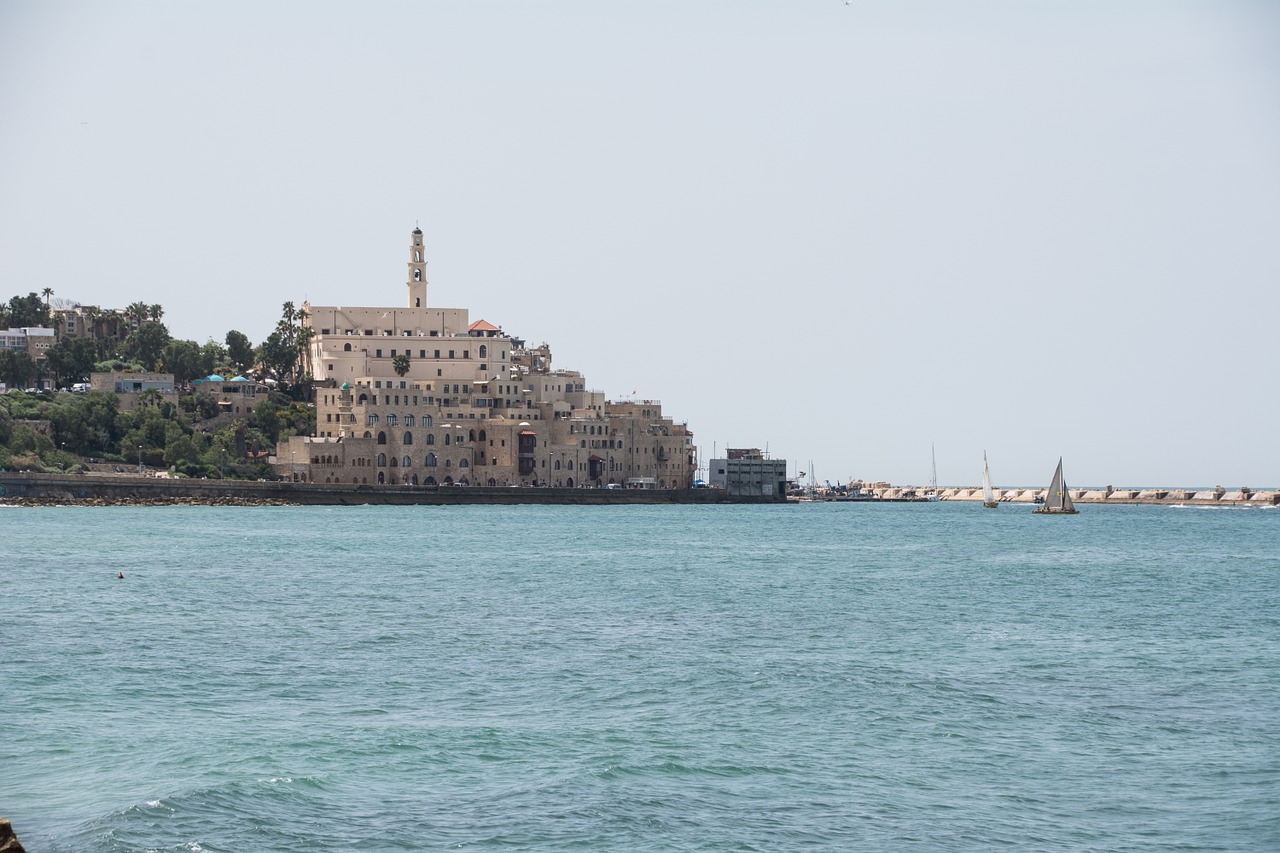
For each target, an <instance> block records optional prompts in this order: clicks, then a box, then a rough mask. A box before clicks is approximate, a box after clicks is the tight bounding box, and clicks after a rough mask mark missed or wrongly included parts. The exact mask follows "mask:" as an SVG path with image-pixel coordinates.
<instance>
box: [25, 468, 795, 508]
mask: <svg viewBox="0 0 1280 853" xmlns="http://www.w3.org/2000/svg"><path fill="white" fill-rule="evenodd" d="M780 500H783V498H779V497H766V496H750V495H730V494H728V493H727V492H726V491H725V490H723V489H557V488H488V487H483V486H369V485H361V486H356V485H342V484H315V483H290V482H287V481H280V480H188V479H168V478H163V477H156V478H152V477H141V476H129V475H119V474H32V473H6V474H0V502H5V503H22V504H102V505H111V504H132V505H137V504H157V505H171V504H183V503H187V504H214V505H217V504H227V505H246V504H302V505H316V506H319V505H339V506H340V505H359V504H387V505H413V504H425V505H432V504H435V505H455V504H495V505H496V504H576V505H627V504H751V503H777V502H779V501H780Z"/></svg>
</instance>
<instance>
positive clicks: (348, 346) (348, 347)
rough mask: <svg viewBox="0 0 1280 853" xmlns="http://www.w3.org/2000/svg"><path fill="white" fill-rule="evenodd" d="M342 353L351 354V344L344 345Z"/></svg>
mask: <svg viewBox="0 0 1280 853" xmlns="http://www.w3.org/2000/svg"><path fill="white" fill-rule="evenodd" d="M342 351H343V352H351V344H343V345H342Z"/></svg>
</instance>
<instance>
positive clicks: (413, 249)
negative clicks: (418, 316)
mask: <svg viewBox="0 0 1280 853" xmlns="http://www.w3.org/2000/svg"><path fill="white" fill-rule="evenodd" d="M409 237H410V239H409V281H408V282H407V285H408V287H409V307H410V308H426V307H427V259H426V257H425V256H424V255H423V249H422V229H421V228H414V229H413V233H412V234H411V235H409Z"/></svg>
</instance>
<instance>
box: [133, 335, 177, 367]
mask: <svg viewBox="0 0 1280 853" xmlns="http://www.w3.org/2000/svg"><path fill="white" fill-rule="evenodd" d="M169 340H170V338H169V330H168V329H166V328H165V327H164V324H163V323H144V324H143V325H142V326H140V327H139V328H138V331H136V332H134V333H133V334H132V335H130V336H129V341H128V344H129V349H130V350H131V351H132V355H134V356H136V357H137V359H138V361H140V362H142V366H143V367H145V368H146V369H147V370H148V371H150V372H155V371H156V370H158V369H159V368H160V362H161V359H162V357H163V355H164V349H165V347H167V346H168V345H169Z"/></svg>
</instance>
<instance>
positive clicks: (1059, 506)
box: [1032, 457, 1079, 515]
mask: <svg viewBox="0 0 1280 853" xmlns="http://www.w3.org/2000/svg"><path fill="white" fill-rule="evenodd" d="M1032 512H1034V513H1036V514H1037V515H1075V514H1076V513H1077V512H1079V510H1077V509H1076V505H1075V504H1073V503H1072V502H1071V493H1070V492H1068V491H1067V481H1066V480H1065V479H1064V478H1063V476H1062V457H1058V469H1057V470H1056V471H1054V472H1053V479H1052V480H1051V481H1049V491H1048V493H1047V494H1046V495H1045V496H1044V504H1043V505H1042V506H1040V507H1038V508H1036V509H1033V510H1032Z"/></svg>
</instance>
